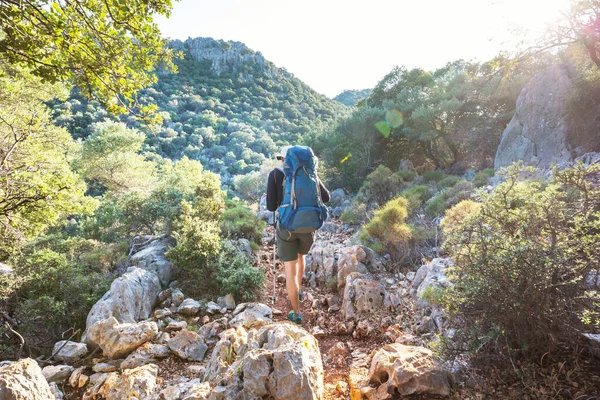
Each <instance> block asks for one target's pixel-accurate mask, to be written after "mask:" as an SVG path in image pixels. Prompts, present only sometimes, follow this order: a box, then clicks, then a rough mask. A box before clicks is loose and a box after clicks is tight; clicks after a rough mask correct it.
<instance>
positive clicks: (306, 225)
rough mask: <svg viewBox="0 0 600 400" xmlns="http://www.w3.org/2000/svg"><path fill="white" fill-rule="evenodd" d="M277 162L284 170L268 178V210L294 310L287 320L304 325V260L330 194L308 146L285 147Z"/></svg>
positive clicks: (271, 174) (324, 212)
mask: <svg viewBox="0 0 600 400" xmlns="http://www.w3.org/2000/svg"><path fill="white" fill-rule="evenodd" d="M277 159H278V160H281V161H282V162H283V163H282V166H281V167H277V168H275V169H274V170H273V171H271V173H270V174H269V178H268V183H267V209H268V210H269V211H274V212H275V211H277V212H276V222H275V225H276V228H275V232H276V234H275V236H276V243H277V255H278V256H279V259H280V260H281V261H283V263H284V266H285V278H286V289H287V294H288V298H289V299H290V303H291V304H292V309H291V310H290V312H289V313H288V319H289V320H290V321H292V322H295V323H297V324H302V313H301V312H300V302H301V301H302V300H303V297H304V296H303V295H304V294H303V292H302V289H301V285H302V276H303V275H304V261H305V260H304V257H305V255H306V254H308V252H309V250H310V248H311V246H312V244H313V242H314V239H315V232H316V231H317V230H318V229H319V228H320V227H321V226H322V225H323V223H324V222H325V220H326V219H327V207H325V205H324V204H323V203H326V202H328V201H329V199H330V196H329V191H328V190H327V189H326V188H325V186H323V183H321V181H320V180H319V177H318V175H317V164H318V160H317V157H315V155H314V153H313V151H312V149H311V148H310V147H306V146H285V147H284V148H283V149H282V150H281V152H280V153H279V154H277Z"/></svg>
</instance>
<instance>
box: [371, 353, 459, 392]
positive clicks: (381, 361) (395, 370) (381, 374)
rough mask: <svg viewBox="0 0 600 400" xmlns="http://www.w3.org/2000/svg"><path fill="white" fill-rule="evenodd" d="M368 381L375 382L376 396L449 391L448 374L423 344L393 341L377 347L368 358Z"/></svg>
mask: <svg viewBox="0 0 600 400" xmlns="http://www.w3.org/2000/svg"><path fill="white" fill-rule="evenodd" d="M369 380H370V381H371V382H372V383H376V384H378V385H379V387H378V388H377V399H382V400H383V399H391V398H392V395H393V394H395V393H399V394H400V395H402V396H407V395H410V394H415V393H428V394H433V395H442V396H447V395H449V394H450V382H449V374H448V372H447V371H445V370H444V369H443V368H442V367H441V364H440V363H439V362H438V361H437V360H435V358H434V357H433V353H432V352H431V351H430V350H428V349H426V348H424V347H414V346H404V345H402V344H398V343H394V344H389V345H386V346H384V347H383V348H382V349H380V350H379V351H378V352H377V353H376V354H375V355H374V356H373V360H372V361H371V368H370V369H369Z"/></svg>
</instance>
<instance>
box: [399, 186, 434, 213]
mask: <svg viewBox="0 0 600 400" xmlns="http://www.w3.org/2000/svg"><path fill="white" fill-rule="evenodd" d="M400 196H402V197H404V198H405V199H406V200H408V209H409V210H410V212H411V213H413V212H414V211H415V210H417V209H418V208H419V207H421V206H422V205H423V203H424V202H426V201H427V200H428V199H429V198H430V197H431V194H430V193H429V186H427V185H413V186H411V187H410V188H408V189H406V190H405V191H403V192H402V193H400Z"/></svg>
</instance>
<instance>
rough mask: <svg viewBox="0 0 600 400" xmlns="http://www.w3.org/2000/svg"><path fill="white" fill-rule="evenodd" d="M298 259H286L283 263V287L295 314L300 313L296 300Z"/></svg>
mask: <svg viewBox="0 0 600 400" xmlns="http://www.w3.org/2000/svg"><path fill="white" fill-rule="evenodd" d="M297 261H298V260H294V261H286V262H285V263H284V265H285V287H286V289H287V294H288V298H289V299H290V303H292V310H294V312H295V313H296V314H299V313H300V303H299V302H298V272H297V270H298V262H297Z"/></svg>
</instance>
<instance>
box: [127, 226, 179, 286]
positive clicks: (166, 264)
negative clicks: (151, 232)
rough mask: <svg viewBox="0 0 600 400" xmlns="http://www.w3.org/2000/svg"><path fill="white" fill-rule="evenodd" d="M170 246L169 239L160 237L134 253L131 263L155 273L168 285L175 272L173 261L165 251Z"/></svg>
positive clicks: (164, 284) (161, 281)
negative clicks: (166, 255) (168, 258)
mask: <svg viewBox="0 0 600 400" xmlns="http://www.w3.org/2000/svg"><path fill="white" fill-rule="evenodd" d="M168 247H169V240H168V239H166V238H161V237H158V238H157V239H156V240H153V241H151V242H150V244H148V245H147V246H146V247H144V248H143V249H141V250H139V251H138V252H136V253H135V254H133V255H132V256H131V258H130V259H129V264H131V265H132V266H134V267H138V268H142V269H145V270H146V271H150V272H153V273H155V274H156V275H157V276H158V279H159V280H160V283H161V285H162V286H167V285H168V284H169V282H171V276H172V274H173V263H172V262H170V261H169V260H167V259H166V258H165V252H166V251H167V248H168Z"/></svg>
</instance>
